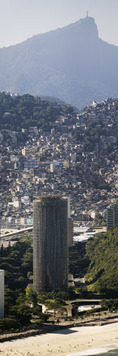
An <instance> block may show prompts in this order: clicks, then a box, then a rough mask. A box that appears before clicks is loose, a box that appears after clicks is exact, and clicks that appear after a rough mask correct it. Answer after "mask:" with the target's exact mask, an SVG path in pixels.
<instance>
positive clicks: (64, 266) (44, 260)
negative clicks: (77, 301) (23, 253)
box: [33, 196, 68, 292]
mask: <svg viewBox="0 0 118 356" xmlns="http://www.w3.org/2000/svg"><path fill="white" fill-rule="evenodd" d="M33 276H34V280H33V287H34V290H35V291H37V292H41V291H51V290H57V289H58V290H59V289H61V290H67V288H68V202H67V199H66V198H64V197H61V198H60V197H59V196H41V197H39V199H38V200H34V244H33Z"/></svg>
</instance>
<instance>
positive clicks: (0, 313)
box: [0, 269, 4, 319]
mask: <svg viewBox="0 0 118 356" xmlns="http://www.w3.org/2000/svg"><path fill="white" fill-rule="evenodd" d="M3 318H4V270H2V269H0V319H3Z"/></svg>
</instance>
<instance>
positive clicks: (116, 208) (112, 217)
mask: <svg viewBox="0 0 118 356" xmlns="http://www.w3.org/2000/svg"><path fill="white" fill-rule="evenodd" d="M115 226H118V202H117V203H116V204H113V205H111V206H110V207H108V208H107V231H109V230H110V229H111V228H112V227H115Z"/></svg>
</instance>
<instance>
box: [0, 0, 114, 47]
mask: <svg viewBox="0 0 118 356" xmlns="http://www.w3.org/2000/svg"><path fill="white" fill-rule="evenodd" d="M87 11H88V14H89V16H91V17H93V18H94V19H95V21H96V23H97V25H98V31H99V37H100V38H102V39H103V40H104V41H106V42H108V43H112V44H114V45H116V46H118V37H117V32H118V22H117V13H118V1H117V0H99V1H98V0H60V1H55V0H43V1H42V0H21V1H19V0H1V1H0V33H1V36H0V48H2V47H4V46H11V45H14V44H17V43H20V42H22V41H24V40H26V39H27V38H30V37H32V36H34V35H36V34H40V33H45V32H49V31H50V30H55V29H57V28H59V27H64V26H66V25H68V24H70V23H73V22H76V21H78V20H79V19H80V18H83V17H85V16H86V13H87Z"/></svg>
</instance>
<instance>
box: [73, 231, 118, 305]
mask: <svg viewBox="0 0 118 356" xmlns="http://www.w3.org/2000/svg"><path fill="white" fill-rule="evenodd" d="M117 260H118V228H114V229H112V230H111V231H109V233H104V234H102V233H101V234H99V235H98V236H97V237H94V238H91V239H89V241H88V242H87V243H77V244H76V245H75V246H72V247H71V248H70V263H69V266H70V267H69V268H70V272H71V273H73V275H74V277H75V276H76V275H77V276H78V277H85V282H86V291H83V292H84V294H87V292H88V293H93V294H100V295H102V296H104V297H107V298H117V297H118V264H117ZM81 293H82V291H81V289H80V294H81Z"/></svg>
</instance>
